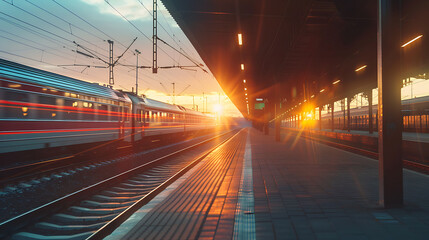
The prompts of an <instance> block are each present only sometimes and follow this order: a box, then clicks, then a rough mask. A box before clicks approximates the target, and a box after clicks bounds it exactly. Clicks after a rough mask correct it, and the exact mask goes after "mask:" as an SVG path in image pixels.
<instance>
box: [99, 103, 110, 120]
mask: <svg viewBox="0 0 429 240" xmlns="http://www.w3.org/2000/svg"><path fill="white" fill-rule="evenodd" d="M108 117H109V111H108V109H107V105H104V104H98V120H104V121H106V120H108Z"/></svg>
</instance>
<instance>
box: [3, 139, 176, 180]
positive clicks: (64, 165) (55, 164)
mask: <svg viewBox="0 0 429 240" xmlns="http://www.w3.org/2000/svg"><path fill="white" fill-rule="evenodd" d="M152 142H154V141H152ZM153 144H154V145H153V146H151V147H145V148H142V149H139V150H137V151H139V152H145V151H152V150H153V149H156V148H158V147H160V146H161V145H160V142H159V140H157V141H155V143H153ZM176 144H177V143H176ZM172 145H175V144H172ZM115 148H116V147H115ZM128 154H132V153H131V152H130V153H128ZM80 155H82V153H81V152H80V153H78V154H75V155H68V156H62V157H57V158H53V159H48V160H44V161H38V162H34V163H28V164H23V165H20V166H14V167H9V168H5V169H0V186H6V185H8V184H13V183H14V182H22V181H26V180H27V179H35V178H40V177H41V176H46V175H49V174H52V173H55V172H59V171H64V170H66V169H73V168H76V167H78V166H80V167H84V166H86V165H91V164H99V163H103V162H106V161H109V160H106V159H101V158H100V156H98V157H97V158H96V159H88V157H86V159H85V158H82V157H81V156H80ZM120 157H121V156H116V158H120ZM98 158H100V159H98Z"/></svg>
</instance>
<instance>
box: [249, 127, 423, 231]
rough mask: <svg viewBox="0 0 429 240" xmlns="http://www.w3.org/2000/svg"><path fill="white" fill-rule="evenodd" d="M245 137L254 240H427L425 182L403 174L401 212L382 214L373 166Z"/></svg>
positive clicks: (317, 148)
mask: <svg viewBox="0 0 429 240" xmlns="http://www.w3.org/2000/svg"><path fill="white" fill-rule="evenodd" d="M250 135H251V143H252V159H253V171H254V174H253V176H254V183H253V184H254V194H255V208H256V209H255V217H256V233H257V237H258V238H259V239H267V238H271V239H273V238H277V239H429V191H428V190H429V177H428V176H427V175H422V174H418V173H414V172H411V171H408V170H404V191H405V206H404V208H401V209H387V210H385V209H381V208H380V207H379V206H378V204H377V202H378V162H377V161H375V160H372V159H369V158H366V157H362V156H359V155H356V154H353V153H349V152H345V151H342V150H339V149H335V148H332V147H329V146H326V145H323V144H319V143H317V142H314V141H311V140H307V139H303V138H301V139H296V138H295V137H289V138H288V139H285V136H283V139H282V142H281V143H276V142H274V137H273V136H267V135H263V134H261V133H260V132H257V131H255V130H252V131H250ZM291 136H293V135H291Z"/></svg>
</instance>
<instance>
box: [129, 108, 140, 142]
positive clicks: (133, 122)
mask: <svg viewBox="0 0 429 240" xmlns="http://www.w3.org/2000/svg"><path fill="white" fill-rule="evenodd" d="M138 111H139V109H138V107H135V105H134V104H133V106H132V109H131V119H130V121H131V143H132V144H134V142H135V140H136V139H135V134H136V126H137V124H136V120H137V118H136V116H137V113H138Z"/></svg>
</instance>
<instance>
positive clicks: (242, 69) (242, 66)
mask: <svg viewBox="0 0 429 240" xmlns="http://www.w3.org/2000/svg"><path fill="white" fill-rule="evenodd" d="M241 71H244V63H242V64H241Z"/></svg>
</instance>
